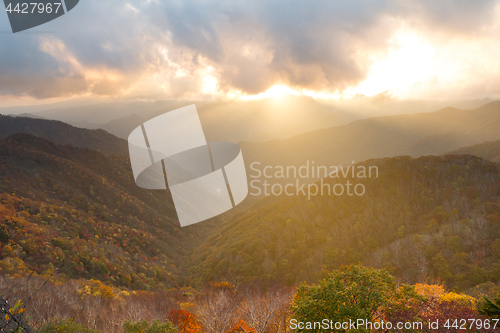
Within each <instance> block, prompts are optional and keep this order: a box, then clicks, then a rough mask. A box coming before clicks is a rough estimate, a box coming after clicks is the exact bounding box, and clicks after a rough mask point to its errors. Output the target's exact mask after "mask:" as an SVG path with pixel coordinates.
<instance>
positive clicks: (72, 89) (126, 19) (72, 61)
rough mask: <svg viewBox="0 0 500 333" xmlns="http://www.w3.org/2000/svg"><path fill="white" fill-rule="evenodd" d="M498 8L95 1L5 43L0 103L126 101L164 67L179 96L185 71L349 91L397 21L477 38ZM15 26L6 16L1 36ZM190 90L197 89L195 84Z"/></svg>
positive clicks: (224, 83) (244, 86)
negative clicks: (122, 97)
mask: <svg viewBox="0 0 500 333" xmlns="http://www.w3.org/2000/svg"><path fill="white" fill-rule="evenodd" d="M497 3H498V2H497V1H472V0H470V1H465V0H455V1H453V0H443V1H431V0H424V1H417V0H411V1H410V0H406V1H403V0H400V1H397V0H385V1H384V0H380V1H369V0H365V1H352V0H342V1H327V0H325V1H296V0H287V1H284V0H283V1H218V2H209V1H129V2H128V3H127V2H124V1H122V0H110V1H98V0H86V1H81V2H80V4H79V5H78V6H77V7H75V9H74V10H73V11H71V12H70V13H68V14H67V15H64V16H62V17H61V18H59V19H57V20H54V21H52V22H50V23H47V24H45V25H43V26H41V27H39V28H37V29H36V30H43V31H54V32H55V33H53V34H31V35H30V34H24V35H21V34H15V35H12V34H10V35H9V34H0V62H1V66H0V95H16V96H17V95H30V96H34V97H37V98H46V97H58V96H67V95H72V94H82V93H85V92H92V93H94V94H104V95H113V94H120V93H123V92H124V91H127V89H128V88H130V87H131V86H133V85H134V84H135V83H137V82H138V81H139V80H140V79H141V78H143V77H145V76H148V75H149V76H151V75H153V74H155V73H158V72H161V71H162V70H165V68H167V69H168V70H166V71H165V72H164V73H166V74H164V75H165V76H168V78H166V79H165V80H167V81H168V85H169V86H170V87H171V88H170V90H171V91H175V95H176V96H179V94H180V95H182V92H179V91H178V90H179V89H178V87H179V86H184V84H185V82H186V77H184V78H179V79H178V80H177V79H176V78H175V77H174V75H173V73H174V72H175V70H176V68H177V67H179V66H180V67H182V68H186V72H187V75H188V76H193V75H195V73H196V69H197V68H198V67H200V68H202V67H203V66H207V65H211V66H212V67H213V68H214V69H215V71H216V72H217V73H218V78H219V85H220V88H221V89H223V90H224V89H226V90H227V89H230V88H236V89H240V90H242V91H244V92H247V93H258V92H262V91H264V90H266V89H267V88H269V87H270V86H272V85H273V84H274V83H276V82H282V83H286V84H289V85H292V86H298V87H302V88H305V89H312V90H313V89H325V90H330V91H334V90H342V89H343V88H345V87H346V86H348V85H352V84H355V83H356V82H359V81H362V80H363V79H364V77H365V75H366V70H367V68H366V66H365V65H364V64H363V62H360V61H359V59H360V58H359V57H360V51H361V53H363V52H370V51H383V50H384V49H385V48H386V47H387V40H388V38H389V37H390V36H391V35H392V34H393V33H394V29H396V28H397V26H398V22H401V21H405V22H408V24H410V25H412V26H413V27H414V28H417V29H422V30H426V29H428V30H429V31H438V32H442V33H447V34H461V35H463V34H472V35H474V34H478V33H481V31H482V28H483V27H484V25H485V24H489V23H490V22H491V21H492V19H493V15H494V10H493V8H494V7H495V5H496V4H497ZM2 20H3V21H2ZM6 20H7V17H6V15H4V16H0V28H2V27H6ZM4 30H6V29H4ZM162 47H163V48H164V49H165V50H166V52H167V53H168V58H169V59H166V58H165V55H164V54H162V52H161V50H160V49H161V48H162ZM201 62H203V64H202V63H201ZM176 66H177V67H176ZM176 80H177V81H176ZM188 81H189V82H190V84H189V85H188V87H189V89H191V90H196V88H195V87H197V84H195V81H196V79H195V78H192V79H189V80H188ZM176 82H177V86H176ZM183 82H184V83H183ZM189 93H193V91H190V92H189Z"/></svg>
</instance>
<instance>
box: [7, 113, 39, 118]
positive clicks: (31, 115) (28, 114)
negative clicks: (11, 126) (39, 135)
mask: <svg viewBox="0 0 500 333" xmlns="http://www.w3.org/2000/svg"><path fill="white" fill-rule="evenodd" d="M9 116H11V117H25V118H35V119H45V118H44V117H41V116H36V115H34V114H31V113H21V114H19V115H17V114H9Z"/></svg>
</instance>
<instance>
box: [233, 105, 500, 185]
mask: <svg viewBox="0 0 500 333" xmlns="http://www.w3.org/2000/svg"><path fill="white" fill-rule="evenodd" d="M498 139H500V102H492V103H489V104H486V105H484V106H482V107H480V108H477V109H474V110H459V109H455V108H445V109H442V110H439V111H436V112H430V113H418V114H411V115H397V116H386V117H375V118H368V119H363V120H358V121H354V122H352V123H349V124H347V125H343V126H337V127H332V128H327V129H321V130H316V131H312V132H308V133H305V134H301V135H297V136H294V137H292V138H290V139H287V140H273V141H269V142H264V143H254V142H241V143H240V146H241V148H242V150H243V156H244V158H245V162H246V164H247V166H249V165H250V164H251V163H253V162H260V163H261V168H262V167H264V166H296V167H298V166H301V165H305V164H306V163H307V161H310V163H312V162H313V161H314V163H315V165H324V166H331V165H339V164H344V165H346V164H351V162H352V161H364V160H367V159H370V158H381V157H390V156H403V155H409V156H413V157H418V156H423V155H429V154H435V155H440V154H443V153H446V152H448V151H451V150H455V149H458V148H460V147H463V146H469V145H473V144H476V143H480V142H484V141H491V140H498ZM254 175H256V174H254Z"/></svg>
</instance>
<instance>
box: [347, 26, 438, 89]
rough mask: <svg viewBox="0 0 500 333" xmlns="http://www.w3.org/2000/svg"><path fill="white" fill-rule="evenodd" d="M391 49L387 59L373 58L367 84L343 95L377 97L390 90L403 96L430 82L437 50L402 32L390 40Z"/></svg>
mask: <svg viewBox="0 0 500 333" xmlns="http://www.w3.org/2000/svg"><path fill="white" fill-rule="evenodd" d="M389 44H390V45H391V48H390V50H389V52H388V53H387V55H386V56H384V57H375V56H373V57H372V63H373V64H372V66H371V67H370V69H369V71H368V75H367V77H366V80H365V81H363V82H361V83H360V84H359V85H358V86H357V87H355V88H352V89H347V90H346V91H345V92H344V94H363V95H365V96H374V95H377V94H380V93H382V92H384V91H387V90H390V91H391V92H392V93H393V94H396V95H404V94H406V93H407V92H408V91H409V90H410V89H411V87H412V86H414V85H415V84H418V83H419V82H423V81H427V80H430V79H431V78H432V77H433V75H434V73H435V71H434V69H435V67H436V64H435V50H434V48H433V47H432V46H431V45H430V44H429V43H428V42H427V41H426V40H425V39H424V38H422V37H419V36H417V35H416V34H415V33H413V32H411V31H407V30H405V29H402V30H400V31H398V32H396V33H395V34H394V36H393V37H392V38H391V39H390V40H389Z"/></svg>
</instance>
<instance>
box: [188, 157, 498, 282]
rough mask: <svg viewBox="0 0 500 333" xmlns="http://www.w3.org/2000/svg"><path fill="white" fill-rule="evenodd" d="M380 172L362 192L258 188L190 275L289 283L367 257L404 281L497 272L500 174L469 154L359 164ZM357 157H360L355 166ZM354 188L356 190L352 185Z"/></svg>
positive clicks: (474, 278) (486, 277)
mask: <svg viewBox="0 0 500 333" xmlns="http://www.w3.org/2000/svg"><path fill="white" fill-rule="evenodd" d="M359 165H361V166H366V167H368V166H377V167H378V169H379V177H378V178H377V177H372V178H367V179H359V178H353V177H351V176H350V175H348V176H347V177H346V178H343V177H340V178H339V179H328V180H326V183H327V184H330V185H332V186H333V185H334V184H336V183H338V184H345V182H346V181H350V182H351V184H353V183H354V184H363V185H364V186H365V189H366V193H365V194H364V195H361V196H357V195H348V194H347V192H346V193H344V194H343V195H340V196H338V195H335V194H333V193H332V194H330V195H327V194H326V193H325V194H324V195H317V196H312V197H311V199H310V200H308V198H307V196H304V195H299V196H292V197H288V196H285V195H283V196H281V197H274V196H271V197H264V198H263V199H261V200H260V201H259V202H258V203H257V204H255V205H254V206H252V207H251V208H250V209H248V210H247V211H244V212H240V213H239V214H238V215H236V216H235V217H234V218H233V219H232V220H230V221H227V222H225V223H224V225H223V226H222V228H221V230H220V231H219V232H217V233H215V234H214V235H212V236H210V237H209V238H208V239H207V240H206V242H205V243H204V244H203V245H202V246H201V247H200V248H199V249H198V250H197V251H196V253H195V254H194V255H193V256H192V258H191V260H192V264H191V265H192V267H193V268H192V270H191V279H192V281H194V282H201V281H206V280H214V279H215V280H218V279H224V278H231V279H238V280H239V281H242V280H252V279H262V280H268V281H284V282H286V283H288V284H295V283H298V282H301V281H314V280H317V279H318V278H319V277H320V276H321V274H322V271H323V270H324V269H336V268H339V267H340V266H341V265H345V264H352V263H358V262H363V263H364V264H366V265H371V266H375V267H385V268H387V269H389V270H390V271H391V272H392V273H393V274H395V275H396V276H397V277H398V278H400V279H401V280H403V281H405V282H412V283H414V282H424V281H426V282H429V283H445V284H446V285H447V286H448V287H450V288H453V289H457V290H465V289H469V288H472V287H475V286H476V285H478V284H481V283H484V282H488V281H492V282H494V283H497V282H499V280H500V228H499V227H500V197H499V194H500V174H499V172H498V169H497V166H496V165H495V164H493V163H492V162H489V161H486V160H482V159H480V158H477V157H472V156H468V155H462V156H446V157H435V156H430V157H421V158H419V159H412V158H410V157H395V158H386V159H379V160H371V161H367V162H363V163H361V164H359ZM359 165H358V166H359ZM351 192H352V191H351Z"/></svg>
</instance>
